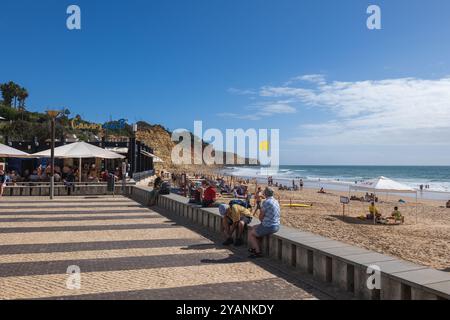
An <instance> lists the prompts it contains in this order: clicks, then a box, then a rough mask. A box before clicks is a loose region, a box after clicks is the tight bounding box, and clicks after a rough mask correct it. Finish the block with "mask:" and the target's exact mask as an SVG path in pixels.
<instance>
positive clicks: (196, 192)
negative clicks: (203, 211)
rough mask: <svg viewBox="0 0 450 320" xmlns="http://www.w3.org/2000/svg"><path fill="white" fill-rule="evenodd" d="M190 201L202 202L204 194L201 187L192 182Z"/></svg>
mask: <svg viewBox="0 0 450 320" xmlns="http://www.w3.org/2000/svg"><path fill="white" fill-rule="evenodd" d="M189 196H190V199H189V203H190V204H197V205H201V204H202V194H201V187H199V188H197V187H196V186H195V184H194V183H193V182H192V183H191V185H190V187H189Z"/></svg>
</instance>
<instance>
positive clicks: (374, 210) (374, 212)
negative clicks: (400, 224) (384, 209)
mask: <svg viewBox="0 0 450 320" xmlns="http://www.w3.org/2000/svg"><path fill="white" fill-rule="evenodd" d="M381 217H382V215H381V213H380V212H379V211H378V209H377V207H375V202H371V203H370V206H369V214H368V215H367V219H369V220H373V219H374V218H375V219H376V220H379V219H381Z"/></svg>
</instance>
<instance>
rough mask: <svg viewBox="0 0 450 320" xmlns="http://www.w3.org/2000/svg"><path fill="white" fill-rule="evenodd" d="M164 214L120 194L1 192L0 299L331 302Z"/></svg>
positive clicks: (238, 251) (260, 262) (301, 284)
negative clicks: (72, 270) (76, 272)
mask: <svg viewBox="0 0 450 320" xmlns="http://www.w3.org/2000/svg"><path fill="white" fill-rule="evenodd" d="M161 213H162V214H164V215H161V214H159V213H157V212H155V211H153V210H150V209H148V208H145V207H143V206H141V205H140V204H138V203H136V202H134V201H132V200H129V199H127V198H124V197H120V196H116V197H115V198H113V197H91V198H89V197H62V198H57V200H55V201H53V202H52V201H50V200H48V199H47V198H30V197H17V198H14V197H11V198H9V197H7V198H1V200H0V288H1V289H0V299H35V298H41V299H42V298H43V299H74V298H76V299H225V300H227V299H317V298H320V299H324V298H328V296H326V295H324V294H323V293H321V291H319V290H316V289H314V288H312V287H311V286H310V285H307V284H305V283H302V282H297V280H295V279H294V280H293V279H289V278H288V277H284V276H283V274H282V273H280V272H279V271H278V270H277V269H274V268H271V267H270V266H265V264H264V260H265V259H263V260H261V261H258V262H256V263H255V262H253V261H249V260H248V259H247V254H246V251H245V250H244V249H240V250H235V249H234V248H231V249H228V248H224V247H222V246H220V245H219V244H218V242H217V240H218V239H212V238H210V237H205V236H204V235H201V234H200V233H199V232H198V230H197V231H196V230H195V229H194V228H191V227H189V225H184V224H180V221H176V220H171V219H170V215H167V214H166V213H164V212H161ZM69 266H77V267H79V268H80V271H81V278H80V279H81V282H80V285H81V287H80V288H79V289H74V288H73V284H74V282H69V284H72V285H71V286H69V287H71V289H70V288H68V287H67V280H68V279H69V277H70V275H69V274H67V269H68V267H69ZM71 278H73V276H72V277H71ZM76 283H77V282H75V285H76Z"/></svg>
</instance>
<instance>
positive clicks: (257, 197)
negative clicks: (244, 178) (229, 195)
mask: <svg viewBox="0 0 450 320" xmlns="http://www.w3.org/2000/svg"><path fill="white" fill-rule="evenodd" d="M263 199H264V196H263V194H262V191H261V187H258V190H256V193H255V202H256V208H255V211H254V212H253V215H256V211H258V210H259V211H260V212H261V202H262V201H263Z"/></svg>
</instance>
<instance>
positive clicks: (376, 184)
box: [350, 177, 417, 193]
mask: <svg viewBox="0 0 450 320" xmlns="http://www.w3.org/2000/svg"><path fill="white" fill-rule="evenodd" d="M350 188H351V189H353V190H365V191H376V192H398V193H416V192H417V191H416V190H414V189H413V188H411V187H409V186H407V185H405V184H402V183H400V182H397V181H394V180H392V179H389V178H386V177H379V178H376V179H371V180H366V181H363V182H359V183H358V184H356V185H352V186H351V187H350Z"/></svg>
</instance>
